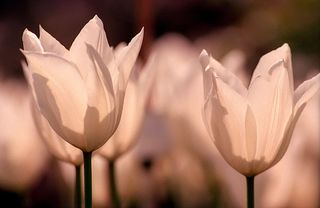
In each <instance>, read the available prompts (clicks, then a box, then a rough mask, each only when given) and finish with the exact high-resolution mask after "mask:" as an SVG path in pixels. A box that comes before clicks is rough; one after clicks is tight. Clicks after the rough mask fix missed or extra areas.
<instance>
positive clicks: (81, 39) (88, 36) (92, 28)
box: [70, 16, 111, 77]
mask: <svg viewBox="0 0 320 208" xmlns="http://www.w3.org/2000/svg"><path fill="white" fill-rule="evenodd" d="M87 45H91V46H92V47H93V48H94V49H95V50H96V51H98V53H99V55H100V56H101V57H105V56H108V55H105V54H108V53H110V50H111V48H110V46H109V43H108V41H107V37H106V33H105V31H104V28H103V23H102V21H101V20H100V19H99V17H98V16H94V17H93V18H92V19H91V20H90V21H89V22H88V23H87V24H86V25H85V26H84V27H83V28H82V30H81V31H80V33H79V34H78V36H77V37H76V39H75V40H74V41H73V43H72V45H71V47H70V56H71V60H72V61H73V62H74V63H76V65H77V66H78V68H79V70H80V73H81V75H82V77H86V75H87V72H88V69H90V68H92V66H91V61H90V60H89V59H90V58H89V57H88V51H87Z"/></svg>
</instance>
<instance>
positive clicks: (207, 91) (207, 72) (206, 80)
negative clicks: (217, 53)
mask: <svg viewBox="0 0 320 208" xmlns="http://www.w3.org/2000/svg"><path fill="white" fill-rule="evenodd" d="M199 59H200V63H201V66H202V69H203V70H202V72H203V92H204V100H205V101H206V100H208V98H209V96H211V91H212V87H213V86H212V83H213V80H212V69H211V68H210V67H208V64H209V56H208V53H207V51H205V50H203V51H202V52H201V54H200V58H199Z"/></svg>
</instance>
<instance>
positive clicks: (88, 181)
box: [83, 152, 92, 208]
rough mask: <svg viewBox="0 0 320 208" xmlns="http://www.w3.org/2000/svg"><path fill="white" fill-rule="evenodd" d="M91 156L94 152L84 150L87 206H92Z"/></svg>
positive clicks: (89, 207)
mask: <svg viewBox="0 0 320 208" xmlns="http://www.w3.org/2000/svg"><path fill="white" fill-rule="evenodd" d="M91 156H92V152H83V159H84V196H85V208H92V173H91Z"/></svg>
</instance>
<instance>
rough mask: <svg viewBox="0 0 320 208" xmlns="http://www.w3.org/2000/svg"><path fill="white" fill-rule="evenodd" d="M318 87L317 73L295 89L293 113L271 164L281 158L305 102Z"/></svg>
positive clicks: (319, 85)
mask: <svg viewBox="0 0 320 208" xmlns="http://www.w3.org/2000/svg"><path fill="white" fill-rule="evenodd" d="M319 89H320V74H317V75H316V76H314V77H313V78H311V79H309V80H307V81H305V82H303V83H302V84H301V85H300V86H299V87H298V88H297V89H296V91H295V94H294V101H295V107H294V114H293V118H292V121H291V122H290V123H289V125H288V127H287V130H286V132H285V134H284V136H283V141H282V143H281V144H280V145H279V147H278V149H277V155H276V156H275V159H274V161H273V163H272V165H275V164H276V163H277V162H279V161H280V160H281V158H282V157H283V155H284V154H285V152H286V151H287V149H288V146H289V143H290V140H291V137H292V134H293V131H294V127H295V126H296V123H297V121H298V120H299V118H300V115H301V113H302V112H303V110H304V108H305V106H306V105H307V102H308V101H309V100H310V99H311V98H312V97H313V96H314V95H315V94H316V93H317V91H318V90H319Z"/></svg>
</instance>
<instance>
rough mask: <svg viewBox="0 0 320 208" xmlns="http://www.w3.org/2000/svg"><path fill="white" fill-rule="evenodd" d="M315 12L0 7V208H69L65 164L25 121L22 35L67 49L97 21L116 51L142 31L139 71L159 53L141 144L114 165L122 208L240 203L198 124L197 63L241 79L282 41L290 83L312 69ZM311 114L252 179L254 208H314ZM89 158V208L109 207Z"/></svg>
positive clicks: (61, 3)
mask: <svg viewBox="0 0 320 208" xmlns="http://www.w3.org/2000/svg"><path fill="white" fill-rule="evenodd" d="M319 11H320V1H318V0H278V1H277V0H269V1H254V0H184V1H182V0H181V1H173V0H121V1H119V0H68V1H65V0H52V1H41V0H2V1H1V2H0V203H1V205H0V206H1V207H72V191H73V185H72V183H73V174H74V173H73V169H72V166H71V167H70V165H68V164H64V163H62V162H59V161H58V160H56V159H54V158H53V157H52V156H51V155H50V154H49V153H48V151H47V150H46V148H45V146H44V145H43V143H42V141H41V140H40V139H39V136H38V135H37V132H36V130H35V128H34V126H33V124H32V118H31V114H30V112H29V110H30V109H29V106H28V105H29V104H28V98H27V97H28V89H27V86H26V83H25V79H24V76H23V73H22V67H21V61H22V60H23V59H24V58H23V56H22V54H21V52H20V51H19V49H20V48H22V40H21V37H22V33H23V31H24V29H25V28H28V29H29V30H30V31H32V32H34V33H36V34H38V31H39V24H40V25H41V26H42V27H43V28H44V29H45V30H46V31H48V32H49V33H50V34H51V35H53V36H54V37H55V38H56V39H57V40H59V41H60V42H61V43H62V44H63V45H65V46H66V47H67V48H68V47H70V46H71V43H72V41H73V40H74V38H75V37H76V35H77V34H78V33H79V31H80V30H81V28H82V27H83V26H84V25H85V24H86V23H87V22H88V21H89V20H90V19H91V18H92V17H93V16H94V15H95V14H97V15H98V16H99V17H100V18H101V19H102V21H103V22H104V27H105V30H106V33H107V36H108V41H109V43H110V45H113V46H116V45H117V44H119V43H120V42H122V41H125V42H128V41H130V39H131V38H132V37H133V36H134V35H135V34H136V33H137V32H138V31H139V30H140V29H141V27H142V26H144V27H145V36H144V42H143V46H142V50H141V53H140V59H139V61H138V62H139V66H143V64H144V63H146V62H148V57H149V56H150V54H157V57H158V61H157V62H156V63H157V64H155V66H154V70H157V75H156V78H155V81H154V85H153V88H152V90H151V93H150V98H149V104H148V107H147V109H146V111H147V115H146V118H145V121H144V125H143V127H142V129H141V134H140V136H139V138H138V142H137V144H136V146H135V147H134V148H133V149H132V150H131V151H130V152H128V153H127V154H126V155H124V156H123V157H122V158H121V160H120V161H119V162H118V163H117V170H118V172H117V180H118V185H119V189H120V195H121V199H122V201H123V206H124V207H145V208H157V207H190V208H191V207H244V205H245V179H244V177H242V176H241V175H239V174H238V173H236V171H234V170H233V169H232V168H231V167H229V166H228V165H227V164H226V163H225V161H224V160H223V159H222V157H221V156H220V155H219V153H218V152H217V150H216V148H215V147H214V145H213V143H212V142H211V140H210V139H209V137H208V135H207V134H206V132H205V130H204V127H203V124H202V121H201V105H202V99H203V98H202V94H201V87H202V86H201V82H202V80H201V71H200V66H199V64H198V62H197V59H198V55H199V54H200V52H201V50H202V49H203V48H205V49H206V50H207V51H209V52H210V53H211V54H212V56H213V57H215V58H216V59H218V60H220V61H221V62H222V63H224V64H225V65H226V66H228V67H229V69H231V70H233V71H234V73H236V74H238V75H239V76H240V77H241V78H242V80H243V82H245V83H248V80H249V79H250V78H249V77H250V75H251V73H252V71H253V70H254V68H255V66H256V64H257V62H258V60H259V58H260V57H261V56H262V55H263V54H265V53H267V52H268V51H270V50H273V49H275V48H277V47H279V46H281V45H282V44H283V43H285V42H286V43H288V44H289V45H290V47H291V50H292V57H293V69H294V77H295V84H296V85H298V84H299V83H301V82H302V81H303V80H305V79H307V78H309V77H310V76H312V75H314V74H315V73H319V69H320V12H319ZM142 70H143V67H142ZM319 117H320V101H319V93H318V94H317V96H316V97H315V98H314V99H312V101H311V102H310V104H308V106H307V108H306V110H305V112H304V114H303V116H302V118H301V119H300V121H299V123H298V125H297V128H296V130H295V133H294V136H293V138H292V142H291V144H290V146H289V149H288V152H287V154H286V155H285V156H284V158H283V159H282V160H281V161H280V162H279V163H278V164H277V165H276V166H275V167H273V168H272V169H270V170H268V171H266V172H265V173H263V174H261V175H259V176H258V177H257V183H256V203H257V205H258V207H301V208H302V207H303V208H313V207H314V208H316V207H319V206H320V203H319V185H320V184H319V177H320V175H319V174H320V165H319V163H320V149H319V148H320V130H319V128H320V127H319V124H320V119H319ZM94 160H95V162H94V171H95V173H94V180H96V182H94V189H93V190H94V205H95V207H110V205H109V201H110V200H109V196H108V190H107V183H108V181H107V171H106V167H107V165H106V163H107V161H105V160H103V159H101V158H99V157H96V158H95V159H94ZM95 174H96V175H95ZM4 204H6V206H3V205H4Z"/></svg>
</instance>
